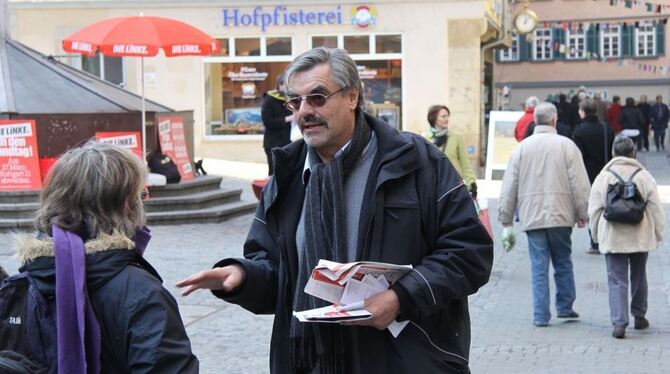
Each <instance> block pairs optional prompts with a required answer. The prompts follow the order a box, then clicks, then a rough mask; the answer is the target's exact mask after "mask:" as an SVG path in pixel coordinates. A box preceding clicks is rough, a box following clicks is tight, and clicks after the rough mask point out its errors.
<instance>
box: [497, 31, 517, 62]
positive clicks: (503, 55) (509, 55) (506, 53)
mask: <svg viewBox="0 0 670 374" xmlns="http://www.w3.org/2000/svg"><path fill="white" fill-rule="evenodd" d="M500 61H519V35H514V36H513V37H512V45H511V46H510V47H509V48H507V49H502V50H501V51H500Z"/></svg>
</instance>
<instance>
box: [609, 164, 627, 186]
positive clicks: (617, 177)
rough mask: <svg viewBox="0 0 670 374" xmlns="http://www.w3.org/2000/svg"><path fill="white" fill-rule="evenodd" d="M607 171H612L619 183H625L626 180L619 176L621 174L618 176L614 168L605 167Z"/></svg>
mask: <svg viewBox="0 0 670 374" xmlns="http://www.w3.org/2000/svg"><path fill="white" fill-rule="evenodd" d="M607 171H609V172H610V173H612V175H614V176H615V177H616V179H618V180H619V182H620V183H621V184H625V183H626V182H625V181H624V180H623V178H621V176H620V175H619V174H617V172H615V171H614V170H610V168H607Z"/></svg>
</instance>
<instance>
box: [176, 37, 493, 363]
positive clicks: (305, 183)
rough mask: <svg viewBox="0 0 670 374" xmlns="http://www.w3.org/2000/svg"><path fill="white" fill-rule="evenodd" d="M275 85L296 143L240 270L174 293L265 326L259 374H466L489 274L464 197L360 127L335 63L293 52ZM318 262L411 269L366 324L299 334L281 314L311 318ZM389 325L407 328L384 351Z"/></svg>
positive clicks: (354, 83) (342, 58) (335, 52)
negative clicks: (267, 345) (239, 312)
mask: <svg viewBox="0 0 670 374" xmlns="http://www.w3.org/2000/svg"><path fill="white" fill-rule="evenodd" d="M286 77H287V83H288V89H287V93H286V96H287V106H288V107H289V109H291V110H292V111H293V113H294V116H295V120H296V121H297V122H298V125H299V127H300V130H301V131H302V134H303V140H300V141H296V142H294V143H292V144H291V145H289V146H287V147H285V148H281V149H275V150H274V156H275V160H276V161H277V165H276V170H275V175H274V177H273V178H272V179H271V180H270V182H269V183H268V185H267V186H266V187H265V190H264V192H263V196H262V199H261V202H260V204H259V207H258V210H257V211H256V216H255V217H254V220H253V223H252V226H251V229H250V231H249V236H248V238H247V242H246V243H245V246H244V255H245V258H244V259H225V260H223V261H221V262H219V263H218V264H216V268H215V269H213V270H206V271H203V272H200V273H198V274H196V275H194V276H192V277H190V278H188V279H186V280H184V281H182V282H180V283H179V284H178V285H179V286H180V287H187V288H186V290H185V291H184V294H189V293H190V292H192V291H194V290H196V289H199V288H209V289H212V290H213V292H214V294H215V295H216V296H218V297H220V298H222V299H224V300H226V301H229V302H232V303H236V304H239V305H241V306H242V307H244V308H246V309H248V310H250V311H252V312H254V313H274V314H275V323H274V328H273V333H272V344H271V354H270V357H271V363H270V368H271V371H272V372H273V373H408V372H417V373H438V372H440V373H444V372H467V371H468V352H469V346H470V323H469V317H468V301H467V296H468V295H470V294H472V293H474V292H476V291H477V289H478V288H479V287H481V286H482V285H484V284H485V283H486V282H487V281H488V277H489V274H490V271H491V265H492V260H493V245H492V241H491V238H490V237H489V235H488V234H487V232H486V229H485V228H484V227H483V226H482V224H481V223H480V221H479V220H478V218H477V213H476V211H475V207H474V204H473V201H472V198H471V197H470V194H469V192H468V190H467V186H466V185H465V184H464V183H463V180H462V178H460V177H459V176H458V173H457V172H456V170H455V169H454V168H453V166H451V164H450V163H449V161H448V160H447V159H446V158H445V157H444V156H443V154H442V153H441V152H440V151H439V150H438V149H437V148H435V147H434V146H433V145H432V144H430V143H427V142H426V141H425V140H424V139H423V138H421V137H419V136H417V135H414V134H408V133H400V132H398V131H396V130H394V129H393V128H391V127H390V126H388V125H387V124H386V123H384V122H381V121H379V120H377V119H375V118H373V117H371V116H369V115H367V114H364V113H363V110H362V108H363V99H362V97H361V92H362V91H361V88H362V86H361V82H360V79H359V77H358V71H357V69H356V64H355V63H354V62H353V60H352V59H351V58H350V57H349V56H348V55H347V53H346V52H345V51H343V50H340V49H328V48H316V49H313V50H310V51H307V52H305V53H304V54H302V55H300V56H298V57H297V58H296V59H295V61H293V62H292V63H291V65H289V66H288V68H287V70H286ZM322 258H323V259H328V260H333V261H337V262H350V261H357V260H371V261H380V262H388V263H395V264H411V265H413V267H414V269H413V270H412V271H411V272H410V273H408V274H407V275H406V276H404V277H403V278H401V279H400V280H399V281H398V282H397V283H396V284H394V285H393V286H392V287H391V288H389V289H388V290H387V291H385V292H382V293H379V294H377V295H374V296H371V297H370V298H368V299H367V300H365V308H366V309H367V310H368V311H369V312H370V313H372V315H373V316H372V318H371V319H368V320H364V321H359V322H355V323H352V324H354V325H355V326H351V325H350V326H341V325H329V324H315V323H313V324H304V323H300V322H298V320H297V319H295V318H293V317H292V311H301V310H306V309H311V308H314V307H319V306H323V305H325V303H324V302H322V301H321V300H318V299H316V298H314V297H312V296H310V295H307V294H305V293H304V292H303V289H304V287H305V284H306V281H307V279H308V278H309V275H310V272H311V270H312V269H313V268H314V266H315V265H316V264H317V262H318V260H319V259H322ZM394 320H399V321H404V320H409V321H411V322H410V323H409V325H407V327H406V328H405V329H404V330H403V331H402V332H401V333H400V335H399V336H398V337H397V338H393V336H392V335H391V334H390V333H389V332H388V331H385V328H386V327H387V326H388V325H389V324H390V323H391V322H392V321H394Z"/></svg>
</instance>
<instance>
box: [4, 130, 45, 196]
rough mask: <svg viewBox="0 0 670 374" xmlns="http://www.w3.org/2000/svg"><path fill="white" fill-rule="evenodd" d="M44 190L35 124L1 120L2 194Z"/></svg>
mask: <svg viewBox="0 0 670 374" xmlns="http://www.w3.org/2000/svg"><path fill="white" fill-rule="evenodd" d="M41 187H42V180H41V179H40V164H39V160H38V156H37V134H36V132H35V121H33V120H0V190H5V191H7V190H37V189H40V188H41Z"/></svg>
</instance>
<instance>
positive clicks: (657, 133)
mask: <svg viewBox="0 0 670 374" xmlns="http://www.w3.org/2000/svg"><path fill="white" fill-rule="evenodd" d="M665 130H666V129H658V130H654V143H655V145H656V150H657V151H659V150H661V149H665V146H664V144H665Z"/></svg>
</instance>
